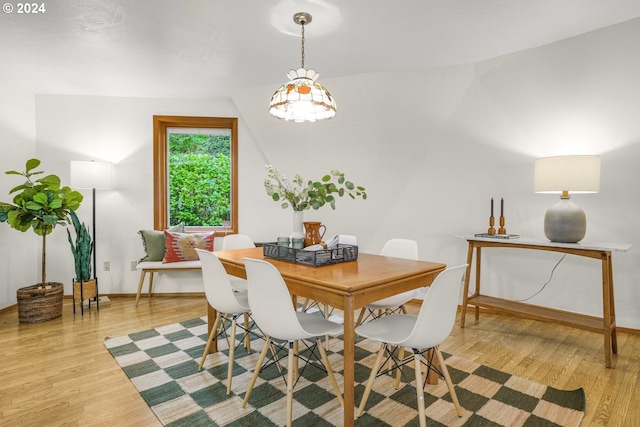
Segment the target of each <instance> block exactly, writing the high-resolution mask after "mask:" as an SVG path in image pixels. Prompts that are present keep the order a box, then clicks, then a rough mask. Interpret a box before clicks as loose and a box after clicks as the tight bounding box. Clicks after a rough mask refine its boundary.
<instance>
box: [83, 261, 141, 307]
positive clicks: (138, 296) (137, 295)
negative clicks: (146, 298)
mask: <svg viewBox="0 0 640 427" xmlns="http://www.w3.org/2000/svg"><path fill="white" fill-rule="evenodd" d="M146 275H147V270H142V271H141V272H140V281H139V282H138V293H137V294H136V307H137V306H138V301H139V300H140V293H141V292H142V284H143V283H144V276H146ZM74 309H75V307H74Z"/></svg>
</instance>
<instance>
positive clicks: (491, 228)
mask: <svg viewBox="0 0 640 427" xmlns="http://www.w3.org/2000/svg"><path fill="white" fill-rule="evenodd" d="M495 224H496V220H495V218H494V217H493V216H490V217H489V229H488V230H487V234H489V235H491V236H493V235H494V234H496V229H495V228H494V225H495Z"/></svg>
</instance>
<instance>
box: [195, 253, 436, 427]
mask: <svg viewBox="0 0 640 427" xmlns="http://www.w3.org/2000/svg"><path fill="white" fill-rule="evenodd" d="M215 254H216V255H217V256H218V258H219V259H220V261H221V262H222V265H223V266H224V268H225V270H226V271H227V273H228V274H232V275H234V276H238V277H243V278H246V272H245V268H244V262H243V259H244V258H245V257H247V258H253V259H264V260H266V261H268V262H270V263H271V264H273V265H274V266H276V268H277V269H278V271H279V272H280V274H281V275H282V277H283V279H284V281H285V283H286V284H287V287H288V288H289V292H290V293H291V295H292V296H294V297H301V298H309V299H312V300H316V301H319V302H322V303H324V304H328V305H329V306H331V307H335V308H337V309H339V310H342V311H343V312H344V373H343V375H344V426H345V427H349V426H353V425H354V420H355V418H354V414H355V402H354V385H355V378H354V368H355V361H354V358H355V320H354V316H355V313H354V312H355V310H357V309H359V308H362V307H364V306H365V305H366V304H368V303H371V302H373V301H377V300H379V299H382V298H386V297H390V296H392V295H395V294H398V293H401V292H404V291H408V290H411V289H416V288H420V287H423V286H428V285H430V284H431V283H432V282H433V279H434V278H435V277H436V276H437V275H438V273H440V272H441V271H443V270H444V269H445V268H446V265H445V264H441V263H436V262H428V261H420V260H409V259H404V258H392V257H385V256H381V255H372V254H366V253H360V254H359V255H358V259H357V260H356V261H349V262H342V263H337V264H331V265H325V266H321V267H314V266H309V265H304V264H294V263H291V262H286V261H279V260H276V259H272V258H267V257H264V256H263V248H261V247H257V248H250V249H236V250H229V251H216V252H215ZM216 314H217V313H216V311H215V309H213V307H211V306H210V305H209V308H208V323H209V330H211V327H212V326H213V322H214V320H215V317H216ZM211 351H212V352H215V351H217V346H216V343H215V342H214V343H213V345H212V346H211Z"/></svg>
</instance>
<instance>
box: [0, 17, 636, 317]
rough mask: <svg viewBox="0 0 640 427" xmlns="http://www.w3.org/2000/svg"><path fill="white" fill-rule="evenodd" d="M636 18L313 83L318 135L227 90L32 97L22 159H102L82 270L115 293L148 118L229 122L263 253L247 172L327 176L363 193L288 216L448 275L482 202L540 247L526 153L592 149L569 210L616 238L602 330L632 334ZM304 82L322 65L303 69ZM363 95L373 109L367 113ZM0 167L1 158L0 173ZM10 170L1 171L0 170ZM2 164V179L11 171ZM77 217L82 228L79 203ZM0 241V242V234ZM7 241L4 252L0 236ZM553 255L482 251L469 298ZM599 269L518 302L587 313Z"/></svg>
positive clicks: (517, 283)
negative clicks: (593, 185)
mask: <svg viewBox="0 0 640 427" xmlns="http://www.w3.org/2000/svg"><path fill="white" fill-rule="evenodd" d="M639 38H640V20H634V21H630V22H628V23H623V24H620V25H617V26H614V27H610V28H608V29H604V30H601V31H598V32H594V33H590V34H586V35H583V36H580V37H576V38H574V39H570V40H566V41H563V42H559V43H555V44H552V45H549V46H545V47H541V48H537V49H533V50H529V51H525V52H520V53H517V54H514V55H509V56H505V57H501V58H497V59H495V60H491V61H486V62H483V63H479V64H470V65H462V66H456V67H448V68H445V69H434V70H414V71H407V72H404V73H381V74H368V75H360V76H351V77H345V78H339V79H333V80H323V81H322V83H323V84H325V85H326V86H327V87H328V88H329V89H330V90H331V92H332V94H333V95H334V96H335V98H336V100H337V102H338V108H339V112H338V116H337V117H336V118H335V119H333V120H331V121H328V122H323V123H315V124H293V123H285V122H280V121H277V120H274V119H272V118H270V117H268V115H267V114H266V103H267V101H268V99H269V97H270V96H271V94H272V93H273V91H274V90H275V88H276V86H277V85H278V84H281V83H282V82H280V83H278V82H276V83H274V86H273V87H271V86H270V87H257V88H255V87H254V88H242V89H239V90H237V92H236V93H235V94H234V97H233V102H232V101H231V100H213V101H194V100H167V99H135V98H105V97H78V96H54V95H47V96H44V95H43V96H38V97H37V98H36V103H35V105H36V112H35V122H36V129H37V155H38V156H39V157H41V158H43V159H46V162H45V165H48V169H49V171H51V172H54V173H58V174H60V176H61V178H62V179H63V181H67V182H68V173H69V172H68V170H69V166H68V165H69V161H70V160H82V159H91V158H94V159H97V160H109V161H113V162H114V164H115V169H114V173H115V178H116V185H117V187H116V188H115V189H114V190H111V191H105V192H99V193H98V196H97V199H98V200H97V205H98V208H97V211H98V246H97V253H98V264H99V266H101V263H102V261H103V260H110V261H111V272H110V273H105V272H102V271H100V269H99V271H98V273H99V278H100V284H101V291H102V292H104V293H133V292H135V290H136V287H137V279H138V275H137V273H135V272H131V271H129V264H130V261H131V260H136V259H138V258H140V257H141V256H142V248H141V243H140V239H139V236H138V235H137V234H136V233H137V231H138V230H139V229H141V228H151V227H152V218H153V212H152V188H153V183H152V164H151V159H152V146H151V145H152V121H151V120H152V119H151V117H152V115H154V114H175V115H209V116H239V117H240V119H241V120H240V171H239V173H240V194H241V198H240V201H239V202H240V212H241V215H240V231H241V232H243V233H247V234H249V235H251V236H252V237H253V238H254V239H255V240H262V241H264V240H271V239H273V238H274V237H275V236H277V235H279V234H283V233H288V232H289V231H290V229H291V212H290V211H287V210H282V209H280V208H279V206H278V204H276V203H273V202H272V201H271V200H270V199H269V198H268V197H267V196H266V194H265V193H264V189H263V187H262V181H263V179H264V177H265V173H264V166H263V165H264V164H265V163H272V164H274V165H277V166H279V167H280V168H281V169H282V170H283V171H284V172H285V173H287V174H289V175H292V174H293V173H295V172H301V173H302V174H303V176H305V177H306V178H318V177H320V176H321V175H322V174H324V173H326V172H327V171H328V170H330V169H334V168H337V169H340V170H342V171H344V172H345V173H346V174H347V177H348V178H350V179H352V180H353V181H354V182H356V183H358V184H361V185H364V186H365V187H366V188H367V192H368V194H369V199H368V200H367V201H362V200H356V201H353V200H350V199H340V200H338V202H337V209H336V210H335V211H331V210H330V209H329V208H325V209H324V210H321V211H307V212H305V215H306V218H307V219H317V220H321V221H323V223H325V224H326V225H327V228H328V232H327V233H328V234H334V233H350V234H356V235H357V236H358V239H359V245H360V247H361V250H362V251H364V252H373V253H375V252H378V251H379V250H380V249H381V247H382V245H383V244H384V242H385V241H386V240H387V239H389V238H391V237H411V238H415V239H416V240H418V241H419V243H420V252H421V258H423V259H428V260H434V261H442V262H445V263H447V264H457V263H461V262H464V259H465V257H466V243H465V241H464V240H461V239H457V238H455V237H454V236H456V235H460V234H472V233H476V232H479V231H484V230H485V229H486V227H487V217H488V210H489V199H490V198H491V197H495V198H496V199H499V198H501V197H504V199H505V204H506V217H507V224H506V226H507V229H508V231H509V232H511V233H518V234H521V235H526V236H538V237H541V236H542V235H543V233H542V220H543V216H544V212H545V211H546V209H547V208H548V207H549V206H551V204H553V203H555V196H548V195H538V194H534V193H533V190H532V188H533V162H534V160H535V158H537V157H541V156H547V155H556V154H569V153H575V154H599V155H600V156H601V157H602V184H601V191H600V193H599V194H594V195H580V196H576V197H574V201H575V202H576V203H578V204H579V205H580V206H582V207H583V208H584V209H585V211H586V213H587V221H588V230H587V236H586V240H589V241H611V242H628V243H632V244H634V248H633V249H632V250H631V251H630V252H629V253H622V254H617V253H616V254H614V278H615V287H616V304H617V307H616V311H617V317H618V324H619V325H621V326H626V327H632V328H640V314H639V313H640V311H639V310H638V304H639V303H638V301H639V300H640V299H639V296H640V295H639V293H640V291H638V286H637V283H636V277H638V273H639V271H638V270H639V269H640V262H639V256H638V246H639V245H640V230H639V229H638V227H637V226H636V225H635V221H634V220H635V217H636V216H637V214H638V212H639V211H640V197H639V196H638V191H637V189H636V183H637V182H638V178H639V176H638V175H639V173H640V172H638V170H637V166H636V164H635V163H637V160H638V158H640V157H639V154H640V121H638V120H637V118H636V117H637V113H638V111H640V99H639V97H638V96H637V94H638V93H640V87H639V86H640V82H639V81H638V79H637V78H636V76H638V75H640V53H638V51H637V49H635V48H634V46H633V41H634V40H638V39H639ZM320 71H322V70H320ZM378 97H383V99H384V100H385V101H384V102H383V103H380V102H379V101H378V100H379V98H378ZM0 162H1V163H0V165H4V164H5V160H4V159H3V160H0ZM12 163H13V162H12ZM22 163H23V161H22V160H20V161H19V162H18V166H14V165H10V166H7V167H8V168H15V167H19V165H20V164H22ZM86 196H87V202H86V203H85V204H84V205H83V207H82V208H81V211H80V215H81V217H82V218H83V219H84V220H85V221H89V220H90V206H91V204H90V194H88V193H87V194H86ZM0 233H3V234H2V235H6V234H7V231H6V229H5V230H1V231H0ZM54 234H55V235H54V237H52V238H51V241H52V243H51V246H50V247H58V248H59V249H58V250H57V251H53V250H51V251H50V253H49V256H50V270H49V277H51V278H52V279H53V278H54V277H58V278H59V280H60V281H64V282H65V283H66V287H67V289H65V292H66V293H69V292H70V289H69V288H70V284H69V283H68V282H69V281H70V278H71V277H72V262H71V254H70V252H69V250H68V243H67V242H66V233H64V231H56V233H54ZM14 241H15V240H14ZM558 259H559V255H558V254H550V253H536V252H527V251H510V250H494V251H488V250H487V251H486V252H485V256H484V262H485V267H484V270H483V271H484V273H483V274H484V276H485V277H483V280H484V283H486V288H485V289H487V290H488V291H489V292H491V293H493V294H496V295H498V296H505V297H509V298H525V297H527V296H528V295H531V294H533V293H535V292H536V291H537V290H539V289H540V288H541V287H542V285H543V284H544V283H545V282H546V281H547V280H548V278H549V275H550V273H551V270H552V268H553V266H554V265H555V264H556V262H557V261H558ZM600 282H601V276H600V270H599V263H598V262H595V261H593V260H583V259H579V258H575V257H568V258H567V259H565V260H564V261H563V262H562V263H561V265H560V266H559V267H558V269H556V271H555V273H554V277H553V280H552V281H551V283H550V284H549V285H547V287H546V288H545V290H544V291H543V292H542V293H540V294H539V295H538V296H536V297H535V298H533V299H532V300H531V302H533V303H540V304H545V305H549V306H552V307H558V308H563V309H568V310H573V311H577V312H583V313H588V314H594V315H597V314H600V312H601V310H602V304H601V287H600ZM199 286H201V285H200V284H199V283H198V281H197V279H195V278H193V277H191V278H189V279H188V280H165V279H163V280H161V281H159V282H158V287H157V288H156V290H157V291H159V292H175V291H177V290H184V291H192V290H198V289H199Z"/></svg>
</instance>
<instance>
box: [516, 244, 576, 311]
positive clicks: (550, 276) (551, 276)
mask: <svg viewBox="0 0 640 427" xmlns="http://www.w3.org/2000/svg"><path fill="white" fill-rule="evenodd" d="M566 256H567V254H563V255H562V257H561V258H560V259H559V260H558V262H557V263H556V265H554V266H553V268H552V269H551V274H550V275H549V280H547V282H546V283H545V284H544V285H542V287H541V288H540V290H538V292H536V293H535V294H533V295H531V296H529V297H528V298H525V299H517V300H515V301H516V302H525V301H529V300H530V299H531V298H533V297H535V296H536V295H538V294H539V293H540V292H542V291H543V290H544V288H546V287H547V285H548V284H549V283H550V282H551V279H553V272H554V271H556V268H558V266H559V265H560V263H561V262H562V260H563V259H564V258H565V257H566Z"/></svg>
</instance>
